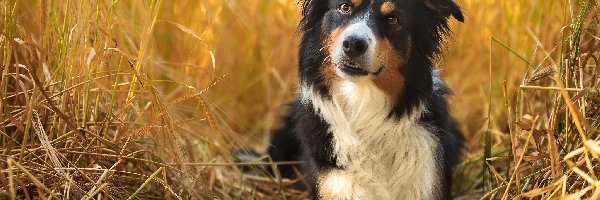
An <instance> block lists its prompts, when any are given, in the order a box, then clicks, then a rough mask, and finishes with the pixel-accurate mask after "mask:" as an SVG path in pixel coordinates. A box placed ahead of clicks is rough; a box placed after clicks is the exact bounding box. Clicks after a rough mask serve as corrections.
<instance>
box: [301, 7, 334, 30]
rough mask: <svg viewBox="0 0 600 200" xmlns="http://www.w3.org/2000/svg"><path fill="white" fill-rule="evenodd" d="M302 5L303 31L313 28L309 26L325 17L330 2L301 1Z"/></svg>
mask: <svg viewBox="0 0 600 200" xmlns="http://www.w3.org/2000/svg"><path fill="white" fill-rule="evenodd" d="M300 3H301V4H302V21H301V22H300V27H301V28H302V30H303V31H307V29H308V28H309V27H311V26H308V25H309V24H315V23H316V22H318V21H319V20H320V19H321V18H323V15H325V13H326V12H327V4H328V3H329V1H328V0H300Z"/></svg>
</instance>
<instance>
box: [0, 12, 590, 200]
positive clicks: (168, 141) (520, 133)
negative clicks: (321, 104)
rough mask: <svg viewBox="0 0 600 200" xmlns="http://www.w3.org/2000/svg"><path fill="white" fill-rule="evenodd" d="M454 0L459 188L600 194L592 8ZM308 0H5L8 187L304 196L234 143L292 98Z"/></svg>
mask: <svg viewBox="0 0 600 200" xmlns="http://www.w3.org/2000/svg"><path fill="white" fill-rule="evenodd" d="M459 3H460V4H461V5H462V6H463V8H464V10H465V13H466V15H467V21H466V23H464V24H458V23H455V24H453V28H454V30H455V31H454V33H455V36H454V37H453V39H451V40H450V42H449V47H448V48H447V51H446V55H445V56H444V59H442V60H440V62H439V65H440V66H441V67H442V68H443V69H444V70H443V75H444V76H445V77H446V79H447V80H448V82H449V84H450V85H451V87H452V88H453V89H454V91H455V96H454V97H453V98H452V104H453V106H452V107H453V111H454V112H453V113H454V115H455V116H456V117H457V118H458V119H459V121H460V122H461V125H462V129H463V131H464V132H465V136H466V138H467V145H466V147H465V149H466V150H465V151H466V155H465V158H464V162H463V163H462V164H461V165H460V166H459V167H458V169H457V172H456V177H457V178H456V184H455V191H456V194H457V197H458V198H461V199H478V198H481V197H485V198H492V199H506V198H511V199H512V198H529V197H532V198H541V199H551V198H559V197H562V198H565V199H577V198H578V197H579V196H581V197H583V198H593V197H596V196H593V195H598V192H597V191H598V189H597V186H598V184H600V183H599V182H598V178H597V175H598V173H600V170H599V168H598V158H599V157H598V155H599V153H600V152H599V151H598V148H600V147H598V143H597V142H595V141H597V140H598V132H597V130H596V129H597V127H598V122H597V120H598V103H599V102H598V77H597V65H600V63H599V62H598V61H597V58H598V56H600V54H599V48H600V45H599V44H598V43H599V42H600V39H599V38H600V34H599V32H598V30H599V29H598V28H597V26H598V22H599V20H600V19H599V17H598V7H597V3H596V2H594V1H584V0H571V1H566V0H565V1H560V0H557V1H544V0H531V1H492V0H482V1H471V0H463V1H459ZM299 9H300V6H299V5H298V4H297V2H296V1H283V0H280V1H258V0H250V1H241V0H206V1H190V0H180V1H161V0H153V1H119V0H112V1H109V0H101V1H70V0H61V1H47V0H4V1H1V2H0V13H1V14H2V15H1V16H2V17H1V20H0V21H1V22H0V45H1V46H0V52H1V54H2V59H1V62H0V63H1V68H0V70H2V79H1V80H0V86H1V87H0V97H2V102H1V104H0V110H1V112H0V113H1V115H0V122H2V128H1V129H0V141H1V142H2V147H3V148H2V155H1V156H0V161H2V162H0V168H1V169H2V171H1V173H0V187H1V188H0V196H2V198H6V197H8V198H19V199H26V198H36V197H46V198H82V199H92V198H93V199H102V198H103V199H107V198H108V199H123V198H140V199H153V198H156V199H163V198H168V199H178V198H182V199H189V198H201V199H202V198H213V197H217V198H224V199H232V198H235V199H239V198H241V199H251V198H257V199H269V198H276V199H279V198H285V197H288V198H296V197H301V196H302V194H301V193H299V192H297V191H294V190H291V189H286V188H285V187H284V186H285V185H286V184H288V183H289V181H287V180H281V179H279V178H277V177H269V176H267V175H266V174H264V172H262V171H261V170H260V167H257V166H261V165H264V164H268V163H265V159H260V158H259V159H256V160H252V161H251V163H250V164H251V165H252V166H255V167H252V168H251V169H250V171H251V172H252V173H250V174H248V173H246V174H244V173H241V170H242V169H241V167H240V166H241V165H244V166H250V165H249V164H240V163H237V162H236V161H237V159H238V158H236V155H233V154H232V153H231V152H236V151H239V150H244V149H246V148H247V149H256V150H259V151H260V150H263V149H264V148H265V147H266V145H267V143H268V138H269V134H268V133H269V130H270V129H272V128H273V127H275V126H277V124H278V117H279V116H280V112H281V111H280V110H281V109H280V108H281V106H282V105H284V104H285V103H286V101H288V100H290V99H291V98H293V96H294V95H295V93H296V89H297V88H296V86H295V85H296V62H297V58H296V51H297V44H298V40H299V36H300V35H299V33H298V32H297V31H296V26H297V22H298V20H299V18H300V17H299ZM507 186H508V187H507ZM507 188H508V189H507ZM569 195H570V196H569Z"/></svg>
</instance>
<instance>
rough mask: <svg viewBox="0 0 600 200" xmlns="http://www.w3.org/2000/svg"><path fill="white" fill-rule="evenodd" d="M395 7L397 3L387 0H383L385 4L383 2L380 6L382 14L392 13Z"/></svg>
mask: <svg viewBox="0 0 600 200" xmlns="http://www.w3.org/2000/svg"><path fill="white" fill-rule="evenodd" d="M395 8H396V5H395V4H394V3H392V2H389V1H386V2H383V4H381V7H379V12H381V14H382V15H384V16H385V15H389V14H391V13H392V12H393V11H394V9H395Z"/></svg>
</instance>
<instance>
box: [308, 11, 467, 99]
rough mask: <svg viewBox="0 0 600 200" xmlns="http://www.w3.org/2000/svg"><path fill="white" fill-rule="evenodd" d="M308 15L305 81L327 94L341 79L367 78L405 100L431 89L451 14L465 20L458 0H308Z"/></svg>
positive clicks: (392, 96)
mask: <svg viewBox="0 0 600 200" xmlns="http://www.w3.org/2000/svg"><path fill="white" fill-rule="evenodd" d="M303 17H304V18H303V20H302V22H301V29H302V31H303V33H304V37H303V41H302V45H301V49H300V58H301V59H300V74H301V80H302V81H303V84H309V85H312V86H313V87H314V88H315V89H317V90H319V92H321V93H322V94H323V95H325V96H327V92H328V86H329V85H331V84H332V83H333V82H335V81H337V80H341V79H345V80H365V79H368V80H371V81H373V82H374V83H375V85H376V86H377V87H379V88H380V89H381V90H382V91H384V92H385V93H386V94H387V95H390V97H391V99H393V101H395V103H402V104H411V103H418V102H417V101H419V100H421V99H422V98H427V97H425V96H427V95H428V94H431V91H432V78H431V70H432V62H433V61H432V60H433V59H434V58H435V57H436V56H437V55H438V54H439V53H440V49H441V47H440V46H441V44H442V43H443V38H444V36H445V35H446V34H448V33H449V30H448V19H449V18H451V17H454V18H455V19H457V20H459V21H463V15H462V12H461V10H460V8H459V6H458V5H457V4H456V3H454V1H453V0H306V1H305V2H304V9H303ZM406 94H411V96H412V97H411V98H412V99H411V98H408V97H407V95H406ZM406 106H411V105H406ZM398 109H400V110H401V108H398Z"/></svg>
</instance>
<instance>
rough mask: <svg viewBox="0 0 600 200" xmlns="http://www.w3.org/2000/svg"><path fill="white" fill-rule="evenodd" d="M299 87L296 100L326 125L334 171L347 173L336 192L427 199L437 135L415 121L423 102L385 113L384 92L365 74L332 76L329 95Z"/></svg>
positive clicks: (434, 174)
mask: <svg viewBox="0 0 600 200" xmlns="http://www.w3.org/2000/svg"><path fill="white" fill-rule="evenodd" d="M301 90H302V91H301V98H302V102H303V103H304V104H306V105H310V106H311V107H313V109H314V110H315V112H316V113H318V114H319V115H320V116H321V117H322V118H323V120H325V121H326V122H327V123H328V124H329V130H328V131H329V132H330V133H331V134H332V135H333V140H332V143H333V144H332V147H333V149H334V154H335V155H332V156H334V157H335V158H336V164H337V165H338V166H339V167H340V168H342V169H344V170H343V172H339V173H337V174H346V175H348V173H349V174H351V175H348V177H345V179H351V180H350V181H351V182H352V187H351V189H350V190H352V191H345V192H342V193H347V192H350V193H349V194H352V195H351V196H350V197H361V196H363V195H361V194H363V193H364V195H365V196H363V197H369V196H370V195H369V194H371V195H372V194H381V195H382V196H380V197H382V198H384V199H385V198H387V197H389V198H392V199H394V198H400V199H402V198H408V199H415V197H419V198H424V199H427V197H433V196H436V194H437V193H439V191H437V188H434V186H433V185H434V184H433V183H434V180H435V179H437V178H439V176H438V174H439V172H437V166H436V164H435V163H437V162H436V159H437V158H435V151H436V149H437V144H438V142H437V141H436V140H437V138H435V136H434V135H433V134H432V133H430V132H429V131H428V130H427V129H426V127H423V126H421V125H420V124H419V123H418V120H419V118H420V116H421V115H422V114H423V113H424V112H425V110H424V105H423V104H420V105H419V106H418V107H417V108H414V109H412V112H409V113H405V115H403V116H400V117H398V118H396V117H390V115H389V113H390V111H391V110H392V108H393V104H392V101H391V99H390V97H388V96H387V95H386V94H385V93H384V92H383V91H381V90H380V89H378V88H377V87H376V86H375V85H374V84H373V82H372V81H370V80H369V79H366V78H365V79H354V80H340V81H337V82H336V83H334V84H333V85H332V86H331V88H330V93H331V96H330V98H324V97H322V96H320V95H319V93H318V92H316V91H314V90H313V89H312V88H311V87H310V86H306V85H303V86H302V89H301ZM337 178H339V177H337ZM332 180H337V179H335V178H334V179H332ZM333 182H336V181H333ZM329 184H334V185H335V183H329ZM329 187H338V186H329ZM371 197H372V196H371ZM369 199H370V198H369Z"/></svg>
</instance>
